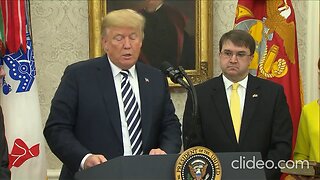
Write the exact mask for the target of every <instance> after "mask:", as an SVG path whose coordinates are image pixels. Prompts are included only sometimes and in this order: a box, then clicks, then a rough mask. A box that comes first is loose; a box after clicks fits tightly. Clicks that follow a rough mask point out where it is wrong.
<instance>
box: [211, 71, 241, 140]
mask: <svg viewBox="0 0 320 180" xmlns="http://www.w3.org/2000/svg"><path fill="white" fill-rule="evenodd" d="M215 82H216V84H214V86H213V91H214V93H213V95H212V100H213V102H214V104H215V107H216V108H217V110H218V113H219V115H220V116H219V117H220V120H221V121H222V124H223V125H224V128H225V131H226V132H227V134H228V136H229V138H230V139H231V140H232V142H234V143H237V141H236V136H235V133H234V129H233V124H232V119H231V114H230V110H229V104H228V100H227V95H226V91H225V87H224V83H223V80H222V75H220V76H219V77H218V78H217V81H215ZM226 111H227V112H226ZM212 118H218V117H212Z"/></svg>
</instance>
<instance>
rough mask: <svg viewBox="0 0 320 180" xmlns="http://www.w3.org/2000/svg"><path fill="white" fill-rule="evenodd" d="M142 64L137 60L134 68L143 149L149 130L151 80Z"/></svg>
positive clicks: (150, 118)
mask: <svg viewBox="0 0 320 180" xmlns="http://www.w3.org/2000/svg"><path fill="white" fill-rule="evenodd" d="M142 66H143V64H141V63H139V62H137V64H136V70H137V75H138V83H139V93H140V106H141V107H140V108H141V109H140V110H141V127H142V145H143V149H145V147H146V144H147V139H148V135H149V134H150V133H149V132H150V130H151V127H150V125H151V123H150V122H151V121H150V120H152V114H151V106H150V105H151V104H152V89H151V85H150V84H149V83H150V81H151V80H152V79H151V77H149V75H148V73H147V72H146V69H145V68H143V67H142Z"/></svg>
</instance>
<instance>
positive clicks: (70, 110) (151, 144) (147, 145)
mask: <svg viewBox="0 0 320 180" xmlns="http://www.w3.org/2000/svg"><path fill="white" fill-rule="evenodd" d="M136 70H137V74H138V81H139V90H140V100H141V124H142V142H143V151H144V153H145V154H148V153H149V151H150V150H151V149H153V148H161V149H163V150H164V151H166V152H167V153H178V152H179V151H180V147H181V137H180V136H181V130H180V126H181V125H180V123H179V121H178V118H177V116H176V115H175V110H174V106H173V103H172V101H171V99H170V94H169V91H168V84H167V81H166V78H165V77H164V75H163V74H162V73H161V72H160V71H159V70H157V69H155V68H153V67H150V66H148V65H144V64H142V63H139V62H138V63H137V64H136ZM44 135H45V138H46V140H47V142H48V145H49V147H50V148H51V150H52V152H53V153H54V154H55V155H56V156H57V157H58V158H59V159H60V160H61V161H62V162H63V167H62V172H61V175H60V178H61V179H64V178H68V179H70V178H72V177H73V175H74V173H75V172H76V171H78V170H79V167H80V162H81V160H82V159H83V157H84V156H85V155H86V154H88V153H93V154H103V155H104V156H105V157H106V158H107V159H108V160H110V159H112V158H115V157H118V156H122V155H123V151H124V150H123V141H122V131H121V120H120V115H119V108H118V100H117V95H116V89H115V86H114V80H113V75H112V72H111V67H110V64H109V61H108V60H107V58H106V56H103V57H99V58H96V59H91V60H87V61H83V62H78V63H75V64H73V65H70V66H68V67H67V68H66V70H65V72H64V75H63V77H62V80H61V83H60V85H59V87H58V89H57V91H56V93H55V96H54V98H53V100H52V105H51V110H50V114H49V117H48V120H47V123H46V126H45V129H44Z"/></svg>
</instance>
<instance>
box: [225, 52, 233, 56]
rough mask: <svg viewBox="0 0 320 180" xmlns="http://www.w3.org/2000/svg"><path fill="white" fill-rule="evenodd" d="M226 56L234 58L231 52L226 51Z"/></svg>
mask: <svg viewBox="0 0 320 180" xmlns="http://www.w3.org/2000/svg"><path fill="white" fill-rule="evenodd" d="M224 54H225V55H227V56H232V52H230V51H224Z"/></svg>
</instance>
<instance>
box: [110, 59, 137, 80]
mask: <svg viewBox="0 0 320 180" xmlns="http://www.w3.org/2000/svg"><path fill="white" fill-rule="evenodd" d="M107 58H108V61H109V63H110V67H111V71H112V75H113V77H116V76H117V75H118V74H119V73H120V72H121V71H122V69H121V68H119V67H118V66H116V65H115V64H113V62H112V61H111V60H110V58H109V57H108V56H107ZM128 71H129V75H131V77H133V78H136V65H133V66H132V67H131V68H130V69H128Z"/></svg>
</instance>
